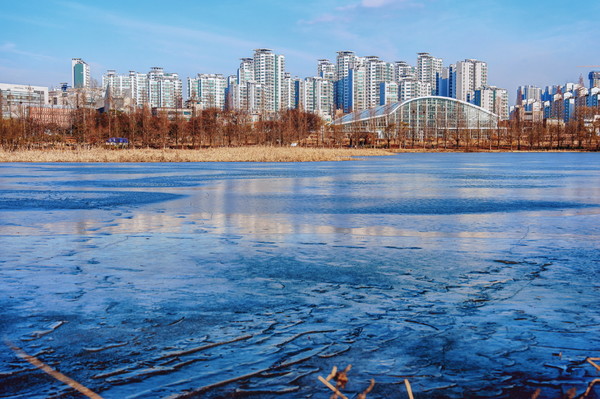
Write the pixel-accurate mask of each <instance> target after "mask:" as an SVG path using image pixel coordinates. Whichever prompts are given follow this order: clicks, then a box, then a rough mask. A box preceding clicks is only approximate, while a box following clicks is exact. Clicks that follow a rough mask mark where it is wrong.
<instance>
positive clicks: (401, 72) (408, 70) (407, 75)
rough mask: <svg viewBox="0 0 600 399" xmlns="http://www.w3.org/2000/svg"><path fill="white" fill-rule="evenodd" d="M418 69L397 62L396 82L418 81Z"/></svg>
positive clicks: (403, 62) (395, 66)
mask: <svg viewBox="0 0 600 399" xmlns="http://www.w3.org/2000/svg"><path fill="white" fill-rule="evenodd" d="M416 78H417V68H416V67H415V66H413V65H409V64H408V63H407V62H405V61H396V62H395V63H394V82H399V81H401V80H405V79H416Z"/></svg>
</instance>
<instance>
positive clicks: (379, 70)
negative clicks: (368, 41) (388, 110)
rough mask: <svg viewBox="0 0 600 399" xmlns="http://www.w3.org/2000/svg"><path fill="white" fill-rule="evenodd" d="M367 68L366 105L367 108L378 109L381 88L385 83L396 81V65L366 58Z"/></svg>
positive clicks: (375, 58)
mask: <svg viewBox="0 0 600 399" xmlns="http://www.w3.org/2000/svg"><path fill="white" fill-rule="evenodd" d="M365 68H366V84H365V88H366V91H367V92H366V105H367V108H372V107H376V106H378V105H379V102H380V97H381V95H380V86H381V83H384V82H392V81H393V80H394V64H392V63H389V62H385V61H382V60H380V59H379V57H375V56H370V57H365Z"/></svg>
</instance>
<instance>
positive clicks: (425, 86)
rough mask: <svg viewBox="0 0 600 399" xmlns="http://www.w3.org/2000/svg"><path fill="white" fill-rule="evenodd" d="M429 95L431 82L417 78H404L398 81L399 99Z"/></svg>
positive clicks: (404, 99)
mask: <svg viewBox="0 0 600 399" xmlns="http://www.w3.org/2000/svg"><path fill="white" fill-rule="evenodd" d="M430 95H431V83H426V82H422V81H420V80H417V79H405V80H402V81H401V82H399V88H398V97H399V100H400V101H406V100H410V99H412V98H417V97H425V96H430Z"/></svg>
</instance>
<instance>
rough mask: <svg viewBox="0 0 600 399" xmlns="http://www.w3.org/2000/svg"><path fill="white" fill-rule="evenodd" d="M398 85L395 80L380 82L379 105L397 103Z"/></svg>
mask: <svg viewBox="0 0 600 399" xmlns="http://www.w3.org/2000/svg"><path fill="white" fill-rule="evenodd" d="M399 89H400V85H399V84H398V83H397V82H383V83H381V84H380V89H379V93H380V97H379V105H387V104H394V103H397V102H398V100H399V98H400V97H399V95H398V94H399V93H398V90H399Z"/></svg>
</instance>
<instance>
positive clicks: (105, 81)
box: [102, 70, 148, 105]
mask: <svg viewBox="0 0 600 399" xmlns="http://www.w3.org/2000/svg"><path fill="white" fill-rule="evenodd" d="M102 87H103V89H104V90H106V95H107V96H109V97H111V98H113V99H114V98H123V99H126V98H131V99H133V100H134V101H133V102H134V103H135V104H139V105H143V104H146V103H147V102H148V76H147V74H145V73H138V72H135V71H129V73H128V74H127V75H124V74H117V72H116V71H115V70H108V71H107V72H106V73H105V74H104V75H102Z"/></svg>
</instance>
